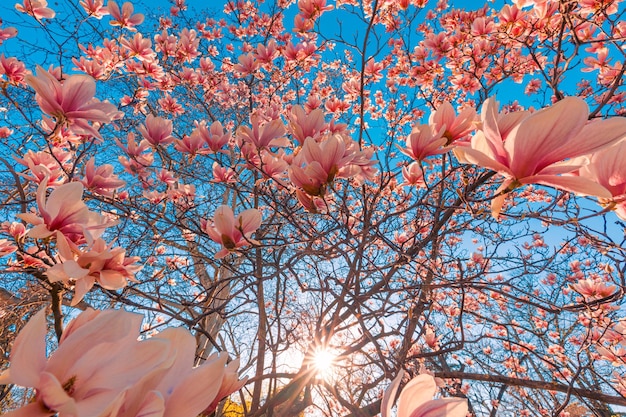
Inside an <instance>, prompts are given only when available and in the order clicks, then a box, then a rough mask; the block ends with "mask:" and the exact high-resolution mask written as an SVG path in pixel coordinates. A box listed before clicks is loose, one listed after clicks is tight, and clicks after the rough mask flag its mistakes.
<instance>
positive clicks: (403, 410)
mask: <svg viewBox="0 0 626 417" xmlns="http://www.w3.org/2000/svg"><path fill="white" fill-rule="evenodd" d="M403 376H404V371H400V373H399V374H398V376H397V377H396V379H394V380H393V382H392V383H391V385H390V386H389V388H387V390H386V391H385V395H384V396H383V401H382V404H381V410H380V412H381V417H390V416H391V407H392V406H393V402H394V401H393V400H394V398H395V396H396V391H397V390H398V386H399V385H400V382H401V381H402V377H403ZM436 393H437V384H436V383H435V378H433V377H432V376H430V375H428V374H421V375H418V376H416V377H415V378H413V379H412V380H410V381H409V382H408V383H407V384H406V386H405V387H404V389H403V390H402V392H400V398H398V410H397V414H396V415H397V417H465V415H466V414H467V411H468V407H467V400H466V399H464V398H439V399H437V400H433V396H434V395H435V394H436Z"/></svg>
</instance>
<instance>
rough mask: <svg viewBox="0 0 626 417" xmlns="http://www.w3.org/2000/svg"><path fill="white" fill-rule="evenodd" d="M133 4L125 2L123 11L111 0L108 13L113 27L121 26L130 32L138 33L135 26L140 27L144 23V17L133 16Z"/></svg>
mask: <svg viewBox="0 0 626 417" xmlns="http://www.w3.org/2000/svg"><path fill="white" fill-rule="evenodd" d="M134 9H135V8H134V7H133V4H132V3H131V2H128V1H127V2H124V4H123V5H122V10H120V6H118V5H117V3H116V2H115V1H113V0H109V2H108V3H107V8H106V10H107V12H108V13H109V14H110V15H111V18H112V19H111V22H110V24H111V26H119V27H121V28H125V29H128V30H130V31H133V32H134V31H136V30H137V29H135V28H134V27H133V26H137V25H140V24H141V23H142V22H143V19H144V16H143V14H141V13H137V14H134V15H133V11H134Z"/></svg>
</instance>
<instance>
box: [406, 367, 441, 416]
mask: <svg viewBox="0 0 626 417" xmlns="http://www.w3.org/2000/svg"><path fill="white" fill-rule="evenodd" d="M436 393H437V384H436V383H435V378H433V377H432V376H431V375H428V374H421V375H418V376H416V377H415V378H413V379H412V380H410V381H409V382H408V384H406V386H405V387H404V388H403V389H402V392H401V393H400V398H399V399H398V417H406V416H409V415H412V414H411V413H412V412H413V410H415V409H416V408H418V407H420V406H421V405H422V404H424V403H426V402H427V401H432V398H433V396H434V395H435V394H436Z"/></svg>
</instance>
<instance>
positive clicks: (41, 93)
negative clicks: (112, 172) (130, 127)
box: [26, 66, 121, 138]
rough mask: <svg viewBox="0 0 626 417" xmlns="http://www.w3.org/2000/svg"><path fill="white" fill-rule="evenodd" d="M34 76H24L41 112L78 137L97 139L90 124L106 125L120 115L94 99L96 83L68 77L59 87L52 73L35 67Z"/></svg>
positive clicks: (78, 77) (112, 106) (71, 76)
mask: <svg viewBox="0 0 626 417" xmlns="http://www.w3.org/2000/svg"><path fill="white" fill-rule="evenodd" d="M36 71H37V76H34V75H27V76H26V82H27V83H28V85H30V86H31V87H32V88H33V89H34V90H35V92H36V93H37V94H36V99H37V103H38V104H39V107H41V110H42V111H43V112H44V113H46V114H48V115H50V116H53V117H55V118H56V119H57V123H67V124H68V125H69V126H70V127H71V128H72V130H73V131H74V132H75V133H77V134H84V135H92V136H95V137H98V138H99V137H100V134H99V133H98V130H97V129H95V127H94V126H92V125H90V124H89V122H98V123H109V122H110V121H111V120H113V119H115V118H118V117H119V116H120V115H121V113H119V112H118V111H117V108H116V107H115V106H114V105H113V104H111V103H107V102H101V101H100V100H97V99H95V98H94V94H95V92H96V83H95V81H94V80H93V78H91V77H89V76H87V75H81V74H78V75H70V76H69V77H67V79H66V80H65V82H64V83H63V84H61V82H60V81H59V80H57V79H56V78H55V77H54V76H53V75H52V74H50V73H49V72H48V71H46V70H44V69H43V68H41V67H39V66H38V67H37V70H36Z"/></svg>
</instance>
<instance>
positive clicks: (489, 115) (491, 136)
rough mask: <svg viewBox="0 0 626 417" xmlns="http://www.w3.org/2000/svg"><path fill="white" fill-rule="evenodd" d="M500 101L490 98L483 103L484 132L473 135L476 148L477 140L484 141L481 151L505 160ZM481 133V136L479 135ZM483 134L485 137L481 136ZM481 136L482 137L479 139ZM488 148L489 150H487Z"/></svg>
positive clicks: (473, 146) (473, 143)
mask: <svg viewBox="0 0 626 417" xmlns="http://www.w3.org/2000/svg"><path fill="white" fill-rule="evenodd" d="M498 106H499V104H498V102H497V101H496V100H495V99H494V98H488V99H487V100H485V102H484V103H483V107H482V110H481V119H482V132H481V131H478V132H477V133H476V135H474V137H472V148H476V145H477V144H476V143H475V142H476V141H477V140H480V141H481V142H482V149H481V151H482V152H483V153H485V154H486V155H489V156H491V157H492V158H493V159H496V160H498V161H505V160H506V159H507V153H506V151H505V150H504V144H503V142H502V134H501V133H500V126H499V124H498ZM479 135H480V136H479ZM481 136H483V138H481ZM478 138H480V139H478ZM487 149H488V150H489V151H488V152H487Z"/></svg>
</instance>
